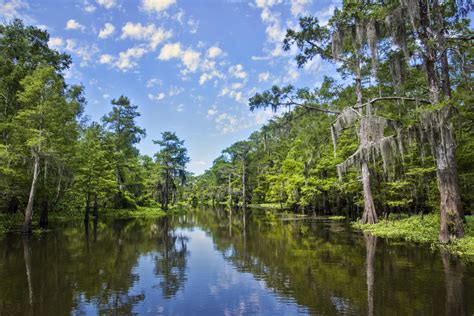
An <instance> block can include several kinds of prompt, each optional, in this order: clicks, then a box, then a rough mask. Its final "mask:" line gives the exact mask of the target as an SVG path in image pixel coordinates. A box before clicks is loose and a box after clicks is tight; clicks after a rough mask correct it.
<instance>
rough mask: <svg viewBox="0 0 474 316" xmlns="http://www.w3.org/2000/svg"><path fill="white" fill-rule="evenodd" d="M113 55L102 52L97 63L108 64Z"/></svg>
mask: <svg viewBox="0 0 474 316" xmlns="http://www.w3.org/2000/svg"><path fill="white" fill-rule="evenodd" d="M113 59H114V57H113V56H112V55H109V54H103V55H101V56H100V58H99V63H101V64H110V63H111V62H112V61H113Z"/></svg>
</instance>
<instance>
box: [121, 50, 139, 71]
mask: <svg viewBox="0 0 474 316" xmlns="http://www.w3.org/2000/svg"><path fill="white" fill-rule="evenodd" d="M145 53H146V50H145V49H144V48H143V47H132V48H129V49H127V50H126V51H125V52H120V53H119V58H118V60H117V62H116V63H115V67H117V68H118V69H120V70H122V71H127V70H128V69H131V68H133V67H135V66H136V65H137V62H136V60H137V59H140V58H141V57H143V55H144V54H145Z"/></svg>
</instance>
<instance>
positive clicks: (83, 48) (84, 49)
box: [65, 39, 100, 67]
mask: <svg viewBox="0 0 474 316" xmlns="http://www.w3.org/2000/svg"><path fill="white" fill-rule="evenodd" d="M65 50H66V51H67V52H69V53H72V54H75V55H76V56H78V57H79V58H80V59H81V61H80V63H79V66H81V67H85V66H88V65H89V64H90V63H91V62H92V61H93V60H94V59H95V57H96V55H97V54H98V53H99V51H100V50H99V48H98V47H97V45H95V44H92V45H90V44H87V43H85V42H81V43H78V42H77V41H76V40H74V39H67V40H66V47H65Z"/></svg>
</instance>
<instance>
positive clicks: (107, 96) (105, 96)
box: [102, 93, 110, 99]
mask: <svg viewBox="0 0 474 316" xmlns="http://www.w3.org/2000/svg"><path fill="white" fill-rule="evenodd" d="M102 98H104V99H108V98H110V94H107V93H104V94H103V95H102Z"/></svg>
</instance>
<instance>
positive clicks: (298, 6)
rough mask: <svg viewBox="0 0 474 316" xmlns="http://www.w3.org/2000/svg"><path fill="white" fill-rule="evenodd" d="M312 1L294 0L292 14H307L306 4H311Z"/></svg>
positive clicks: (295, 15)
mask: <svg viewBox="0 0 474 316" xmlns="http://www.w3.org/2000/svg"><path fill="white" fill-rule="evenodd" d="M311 2H312V0H292V1H291V14H292V15H293V16H294V17H297V16H300V15H304V14H306V6H307V5H309V4H311ZM316 16H317V15H316Z"/></svg>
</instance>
